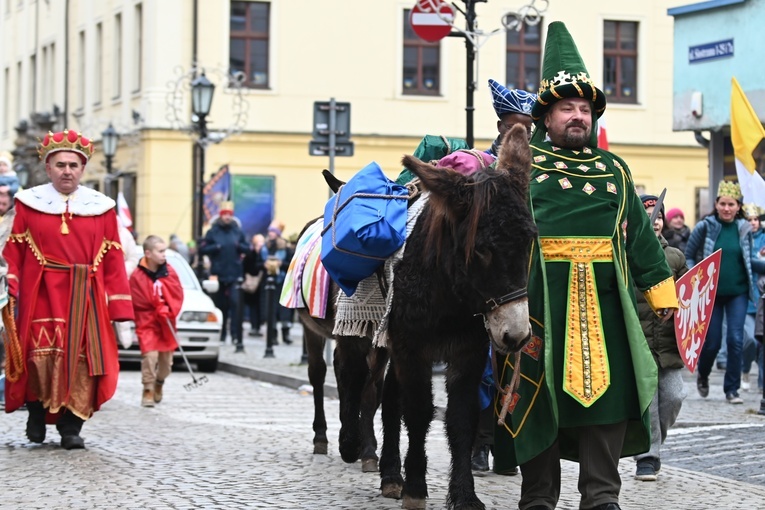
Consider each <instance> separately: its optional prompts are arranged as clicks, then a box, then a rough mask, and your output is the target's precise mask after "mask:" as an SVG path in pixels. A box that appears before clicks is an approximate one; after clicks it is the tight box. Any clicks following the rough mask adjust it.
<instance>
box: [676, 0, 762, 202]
mask: <svg viewBox="0 0 765 510" xmlns="http://www.w3.org/2000/svg"><path fill="white" fill-rule="evenodd" d="M667 13H668V14H669V15H670V16H673V17H674V48H673V56H674V72H673V90H672V96H673V112H672V127H673V130H675V131H694V132H696V139H697V140H698V141H699V143H701V144H702V145H705V146H707V147H708V149H709V189H710V191H711V192H710V193H709V197H707V198H706V200H707V201H708V204H707V205H708V207H709V210H711V209H712V201H713V200H714V190H716V189H717V185H718V183H719V182H720V180H721V179H723V178H727V177H733V178H735V175H736V171H735V167H734V163H733V149H732V146H731V143H730V98H731V79H732V78H733V77H735V78H736V79H737V80H738V82H739V83H740V84H741V88H742V89H743V90H744V92H745V93H746V95H747V98H748V99H749V102H750V103H751V104H752V107H753V108H754V111H755V112H756V113H757V115H758V116H759V118H760V121H761V122H762V121H763V120H765V79H763V77H764V76H765V73H763V67H764V66H765V0H709V1H706V2H698V3H693V4H688V5H683V6H679V7H674V8H671V9H669V10H668V11H667ZM704 132H708V135H706V133H704ZM760 171H762V162H760Z"/></svg>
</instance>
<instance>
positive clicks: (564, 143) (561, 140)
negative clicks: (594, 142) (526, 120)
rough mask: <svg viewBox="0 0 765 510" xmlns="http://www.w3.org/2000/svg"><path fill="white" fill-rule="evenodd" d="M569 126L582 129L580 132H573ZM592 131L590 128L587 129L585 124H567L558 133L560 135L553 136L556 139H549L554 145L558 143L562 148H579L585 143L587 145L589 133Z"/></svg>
mask: <svg viewBox="0 0 765 510" xmlns="http://www.w3.org/2000/svg"><path fill="white" fill-rule="evenodd" d="M571 127H579V128H581V129H583V132H582V133H573V132H572V131H571V130H570V129H569V128H571ZM591 132H592V130H591V129H588V128H587V127H585V126H582V125H579V124H575V125H573V126H571V125H569V126H566V127H564V128H563V130H562V132H561V133H560V136H556V137H555V138H558V139H557V140H552V137H550V139H551V140H552V141H553V143H555V144H556V145H560V146H561V147H562V148H564V149H581V148H582V147H584V146H585V145H587V142H588V141H589V140H590V133H591Z"/></svg>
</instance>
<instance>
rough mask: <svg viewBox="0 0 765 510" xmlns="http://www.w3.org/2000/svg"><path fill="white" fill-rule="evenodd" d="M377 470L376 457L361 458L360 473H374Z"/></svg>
mask: <svg viewBox="0 0 765 510" xmlns="http://www.w3.org/2000/svg"><path fill="white" fill-rule="evenodd" d="M377 471H378V469H377V459H361V472H362V473H376V472H377Z"/></svg>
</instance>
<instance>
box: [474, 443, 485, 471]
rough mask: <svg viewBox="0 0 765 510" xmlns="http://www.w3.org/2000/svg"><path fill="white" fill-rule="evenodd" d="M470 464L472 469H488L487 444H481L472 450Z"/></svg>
mask: <svg viewBox="0 0 765 510" xmlns="http://www.w3.org/2000/svg"><path fill="white" fill-rule="evenodd" d="M471 466H472V468H473V471H488V470H489V445H487V444H485V445H481V446H479V447H478V448H476V449H475V450H473V458H472V459H471Z"/></svg>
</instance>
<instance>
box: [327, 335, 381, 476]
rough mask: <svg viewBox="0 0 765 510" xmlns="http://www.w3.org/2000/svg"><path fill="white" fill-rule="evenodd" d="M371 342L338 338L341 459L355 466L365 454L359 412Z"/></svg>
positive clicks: (336, 367) (337, 360)
mask: <svg viewBox="0 0 765 510" xmlns="http://www.w3.org/2000/svg"><path fill="white" fill-rule="evenodd" d="M371 346H372V342H371V340H369V339H368V338H361V337H338V338H337V347H336V348H335V357H334V363H335V378H336V380H337V392H338V396H339V397H340V456H341V457H342V458H343V460H344V461H345V462H348V463H353V462H356V461H357V460H359V456H360V455H361V428H360V424H359V411H360V407H361V392H362V390H363V389H364V387H365V385H366V384H367V380H368V379H369V365H368V364H367V353H368V352H369V349H370V348H371Z"/></svg>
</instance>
